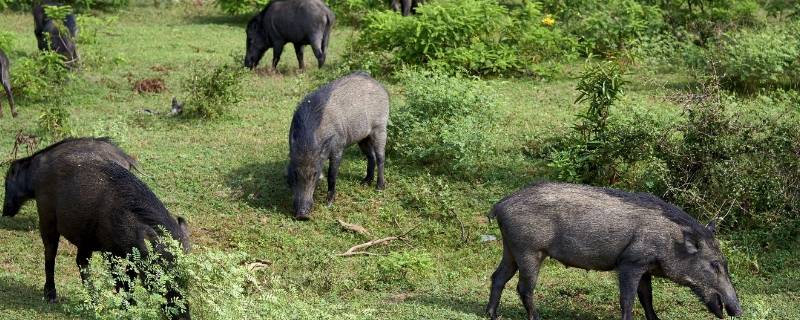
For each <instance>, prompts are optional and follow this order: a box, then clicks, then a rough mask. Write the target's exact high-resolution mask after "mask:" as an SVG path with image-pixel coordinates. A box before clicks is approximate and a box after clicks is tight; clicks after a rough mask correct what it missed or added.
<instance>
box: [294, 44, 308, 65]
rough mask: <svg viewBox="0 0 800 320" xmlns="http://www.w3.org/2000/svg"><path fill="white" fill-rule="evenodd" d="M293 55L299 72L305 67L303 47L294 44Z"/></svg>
mask: <svg viewBox="0 0 800 320" xmlns="http://www.w3.org/2000/svg"><path fill="white" fill-rule="evenodd" d="M294 54H295V55H296V56H297V65H298V66H300V70H303V69H305V66H304V65H303V46H302V45H300V44H297V43H295V44H294Z"/></svg>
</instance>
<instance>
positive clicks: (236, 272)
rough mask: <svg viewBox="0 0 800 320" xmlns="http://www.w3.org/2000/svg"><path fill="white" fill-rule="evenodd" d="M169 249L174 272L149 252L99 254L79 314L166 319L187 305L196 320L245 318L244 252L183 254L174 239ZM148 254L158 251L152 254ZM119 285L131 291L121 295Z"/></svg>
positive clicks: (247, 280) (248, 303) (248, 307)
mask: <svg viewBox="0 0 800 320" xmlns="http://www.w3.org/2000/svg"><path fill="white" fill-rule="evenodd" d="M161 245H163V246H165V247H166V248H168V249H167V251H166V252H168V253H169V254H170V255H171V256H172V258H173V259H174V260H173V262H172V265H173V266H174V267H173V268H169V269H167V268H164V264H163V261H165V260H164V259H163V257H161V256H159V255H156V254H150V255H148V256H147V257H142V256H141V255H140V254H139V253H138V252H134V253H132V254H130V255H128V257H127V258H124V259H123V258H116V257H112V256H108V255H95V257H94V258H93V259H92V260H91V263H90V267H89V272H90V273H91V281H90V282H89V283H84V287H83V289H84V290H83V291H82V292H81V295H80V300H81V302H82V303H81V304H80V305H79V306H78V307H77V308H76V310H75V311H76V313H78V314H79V315H81V316H84V317H90V318H95V319H154V320H155V319H163V318H164V315H165V314H175V313H178V312H179V311H180V310H178V309H176V307H177V308H183V307H184V306H189V308H190V311H191V315H192V317H193V318H197V319H241V318H247V317H248V315H249V312H250V311H251V310H252V308H253V307H255V306H254V305H252V302H253V301H254V300H253V299H252V298H249V297H247V296H245V293H246V290H247V287H248V286H249V284H250V283H253V282H254V280H253V279H252V276H251V275H250V273H249V271H248V270H247V267H246V266H245V265H243V263H242V262H243V261H244V260H245V256H244V255H243V254H240V253H224V252H220V251H204V252H200V253H192V254H184V253H183V251H182V250H181V249H180V247H179V245H178V244H177V242H176V241H173V240H167V241H165V244H161ZM150 252H154V251H152V250H150ZM130 269H135V270H137V271H138V272H140V273H141V276H140V277H137V278H135V279H130V278H129V277H128V276H127V274H126V270H130ZM117 281H123V282H124V283H126V284H127V285H128V287H129V290H127V291H122V292H118V291H117V290H116V288H115V284H116V282H117ZM170 289H173V290H177V291H178V292H180V293H181V294H182V295H183V297H184V300H182V301H177V302H176V304H175V306H173V307H172V308H166V307H165V303H166V299H165V297H164V294H165V293H166V292H167V291H168V290H170Z"/></svg>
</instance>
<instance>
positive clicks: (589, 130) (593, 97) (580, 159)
mask: <svg viewBox="0 0 800 320" xmlns="http://www.w3.org/2000/svg"><path fill="white" fill-rule="evenodd" d="M622 74H623V72H622V69H621V67H620V65H619V64H617V63H615V62H611V61H607V62H605V63H598V64H592V65H589V66H588V67H587V68H586V70H584V72H583V74H581V76H580V79H579V82H578V85H577V90H578V91H579V92H580V95H579V96H578V98H577V99H576V100H575V102H576V103H580V102H589V107H588V108H587V109H586V111H585V112H584V113H582V114H579V115H578V116H577V117H578V123H577V124H576V125H575V127H574V128H573V134H572V135H570V136H569V137H568V138H567V139H566V141H565V142H566V143H565V144H564V145H561V147H562V148H559V150H555V151H554V152H553V153H552V154H551V155H550V157H551V158H552V159H553V161H552V162H551V164H550V166H551V167H553V168H556V169H557V171H558V174H557V175H558V177H559V178H561V179H564V180H568V181H573V182H592V181H594V180H596V179H597V175H603V173H602V172H604V171H607V170H608V166H609V165H611V161H612V159H613V158H615V157H616V156H617V155H620V154H624V153H626V152H628V151H627V150H625V149H624V148H614V149H613V150H612V149H611V148H608V145H609V142H610V139H611V137H609V136H608V131H609V130H608V129H609V128H608V127H609V123H608V122H609V119H608V117H609V113H610V109H611V106H612V105H613V104H614V102H615V101H616V100H617V99H618V97H619V96H620V95H622V93H623V90H622V86H623V84H624V83H625V81H624V80H623V78H622ZM626 141H627V140H626Z"/></svg>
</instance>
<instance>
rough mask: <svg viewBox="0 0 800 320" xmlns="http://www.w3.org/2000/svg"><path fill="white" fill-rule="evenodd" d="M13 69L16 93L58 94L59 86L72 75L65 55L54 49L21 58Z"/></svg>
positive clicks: (27, 94)
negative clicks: (67, 66) (65, 60)
mask: <svg viewBox="0 0 800 320" xmlns="http://www.w3.org/2000/svg"><path fill="white" fill-rule="evenodd" d="M14 64H15V65H14V68H12V69H11V83H12V85H13V87H14V92H15V95H19V96H26V97H31V98H35V97H39V98H42V97H48V96H52V95H57V92H58V91H59V88H60V87H61V86H62V85H63V84H64V83H65V82H66V81H67V80H68V79H70V77H71V74H70V73H69V71H68V70H67V68H66V65H65V64H64V57H63V56H62V55H60V54H58V53H56V52H54V51H41V52H38V53H36V54H34V55H33V56H31V57H23V58H19V59H17V60H16V61H15V62H14Z"/></svg>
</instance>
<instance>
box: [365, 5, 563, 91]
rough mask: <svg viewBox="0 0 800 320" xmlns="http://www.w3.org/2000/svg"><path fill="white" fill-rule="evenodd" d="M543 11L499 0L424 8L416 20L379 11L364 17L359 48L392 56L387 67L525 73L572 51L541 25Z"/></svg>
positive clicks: (553, 30)
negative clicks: (511, 8)
mask: <svg viewBox="0 0 800 320" xmlns="http://www.w3.org/2000/svg"><path fill="white" fill-rule="evenodd" d="M538 8H539V7H538V4H537V3H530V4H526V5H525V6H524V7H522V8H521V9H519V10H514V11H513V12H511V11H509V9H507V8H505V7H503V6H501V5H500V4H498V3H497V2H496V1H494V0H443V1H438V2H431V3H425V4H423V5H420V6H419V7H418V8H417V14H416V15H414V16H412V17H402V16H401V15H399V14H397V13H395V12H390V11H380V12H373V13H371V14H368V15H367V16H366V18H365V19H364V29H363V33H362V35H361V37H360V38H359V40H358V44H357V50H358V51H373V52H379V53H385V54H389V55H390V57H391V59H389V61H388V62H386V64H390V65H402V64H417V65H428V66H430V67H432V68H433V69H436V70H438V71H443V72H448V73H454V72H463V73H470V74H479V75H484V74H506V73H515V72H525V71H528V70H529V69H530V67H531V66H530V64H531V63H536V62H539V61H542V60H544V59H546V58H552V57H553V56H558V55H560V54H561V53H562V50H567V49H568V48H569V47H571V46H570V42H569V41H562V37H563V36H564V35H563V34H562V33H560V32H559V31H558V28H557V27H554V26H553V25H552V24H550V26H546V25H544V24H543V23H542V22H541V20H542V19H543V17H544V15H542V14H541V12H540V11H539V9H538ZM548 24H549V23H548ZM522 49H531V50H522Z"/></svg>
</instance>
